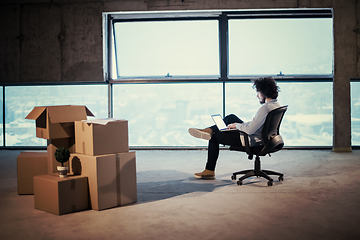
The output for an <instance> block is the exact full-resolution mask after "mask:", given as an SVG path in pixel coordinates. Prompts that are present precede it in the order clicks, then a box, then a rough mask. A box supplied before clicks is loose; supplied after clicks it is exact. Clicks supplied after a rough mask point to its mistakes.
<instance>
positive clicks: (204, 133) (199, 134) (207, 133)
mask: <svg viewBox="0 0 360 240" xmlns="http://www.w3.org/2000/svg"><path fill="white" fill-rule="evenodd" d="M189 133H190V135H191V136H193V137H196V138H201V139H205V140H210V139H211V136H212V134H213V132H212V130H211V128H204V129H197V128H189Z"/></svg>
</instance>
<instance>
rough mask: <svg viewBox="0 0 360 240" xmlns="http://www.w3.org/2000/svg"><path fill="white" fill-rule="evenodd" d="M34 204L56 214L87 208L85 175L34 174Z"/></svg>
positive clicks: (87, 192) (37, 207)
mask: <svg viewBox="0 0 360 240" xmlns="http://www.w3.org/2000/svg"><path fill="white" fill-rule="evenodd" d="M34 205H35V209H38V210H42V211H46V212H50V213H54V214H58V215H61V214H66V213H72V212H78V211H83V210H87V209H89V186H88V180H87V177H84V176H68V177H67V178H60V177H58V176H57V175H49V174H47V175H40V176H35V177H34Z"/></svg>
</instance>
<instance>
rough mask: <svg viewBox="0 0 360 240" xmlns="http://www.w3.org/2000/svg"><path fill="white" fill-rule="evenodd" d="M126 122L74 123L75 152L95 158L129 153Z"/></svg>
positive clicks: (112, 120) (96, 121) (91, 121)
mask: <svg viewBox="0 0 360 240" xmlns="http://www.w3.org/2000/svg"><path fill="white" fill-rule="evenodd" d="M128 138H129V136H128V121H127V120H119V119H113V118H108V119H97V120H88V121H76V122H75V152H76V153H80V154H85V155H91V156H97V155H105V154H114V153H121V152H129V140H128Z"/></svg>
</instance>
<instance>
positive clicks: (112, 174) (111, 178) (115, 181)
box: [69, 152, 137, 210]
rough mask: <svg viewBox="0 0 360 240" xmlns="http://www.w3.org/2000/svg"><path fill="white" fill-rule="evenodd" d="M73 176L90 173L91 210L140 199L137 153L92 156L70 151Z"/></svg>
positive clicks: (88, 174) (88, 175)
mask: <svg viewBox="0 0 360 240" xmlns="http://www.w3.org/2000/svg"><path fill="white" fill-rule="evenodd" d="M69 165H70V166H69V167H70V169H71V172H72V173H74V175H76V174H79V175H81V176H87V177H88V179H89V191H90V199H91V206H92V209H95V210H103V209H107V208H111V207H116V206H122V205H126V204H129V203H134V202H136V201H137V181H136V156H135V152H127V153H119V154H108V155H100V156H89V155H84V154H78V153H75V154H71V157H70V164H69Z"/></svg>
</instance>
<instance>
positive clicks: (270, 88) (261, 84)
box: [252, 77, 280, 99]
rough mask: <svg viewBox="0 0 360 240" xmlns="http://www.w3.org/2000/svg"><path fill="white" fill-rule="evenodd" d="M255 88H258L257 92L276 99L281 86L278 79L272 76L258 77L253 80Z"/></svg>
mask: <svg viewBox="0 0 360 240" xmlns="http://www.w3.org/2000/svg"><path fill="white" fill-rule="evenodd" d="M252 82H253V88H256V91H257V92H261V93H262V94H264V95H265V97H267V98H272V99H276V98H277V97H278V92H280V88H279V87H278V86H277V85H276V81H275V80H274V79H273V78H272V77H263V78H257V79H255V80H253V81H252Z"/></svg>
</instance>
